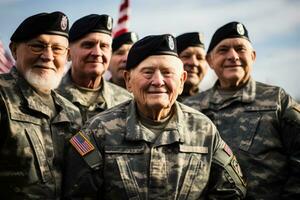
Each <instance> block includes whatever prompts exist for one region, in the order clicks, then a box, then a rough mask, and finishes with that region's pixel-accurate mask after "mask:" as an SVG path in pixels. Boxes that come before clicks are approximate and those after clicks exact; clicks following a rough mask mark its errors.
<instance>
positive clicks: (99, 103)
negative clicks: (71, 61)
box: [57, 70, 132, 123]
mask: <svg viewBox="0 0 300 200" xmlns="http://www.w3.org/2000/svg"><path fill="white" fill-rule="evenodd" d="M102 83H103V84H102V86H101V89H100V92H99V96H98V97H97V99H95V102H94V103H93V104H90V105H88V102H87V101H86V98H85V94H83V93H82V92H81V91H80V90H79V89H78V87H76V85H75V84H74V83H73V82H72V78H71V71H70V70H69V72H68V73H67V74H66V75H65V76H64V78H63V80H62V82H61V84H60V86H59V88H58V89H57V91H58V93H59V94H61V95H62V96H64V97H65V98H67V99H68V100H70V101H71V102H72V103H73V104H75V105H76V106H77V107H78V108H79V109H80V112H81V116H82V121H83V123H84V122H85V121H87V120H88V119H90V118H91V117H93V116H94V115H96V114H98V113H99V112H102V111H104V110H106V109H108V108H111V107H113V106H115V105H117V104H120V103H122V102H124V101H127V100H129V99H131V98H132V95H131V94H130V93H129V92H128V91H127V90H125V89H123V88H121V87H119V86H117V85H115V84H113V83H110V82H107V81H105V80H104V79H102Z"/></svg>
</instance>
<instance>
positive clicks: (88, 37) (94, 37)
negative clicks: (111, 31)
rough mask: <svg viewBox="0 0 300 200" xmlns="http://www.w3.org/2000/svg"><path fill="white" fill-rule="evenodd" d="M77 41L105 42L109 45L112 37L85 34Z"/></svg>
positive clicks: (103, 34)
mask: <svg viewBox="0 0 300 200" xmlns="http://www.w3.org/2000/svg"><path fill="white" fill-rule="evenodd" d="M78 41H79V42H82V41H106V42H110V43H111V42H112V37H111V36H110V35H108V34H105V33H98V32H93V33H88V34H86V35H85V36H84V37H83V38H81V39H79V40H78Z"/></svg>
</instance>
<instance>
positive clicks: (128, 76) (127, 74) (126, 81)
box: [123, 70, 132, 92]
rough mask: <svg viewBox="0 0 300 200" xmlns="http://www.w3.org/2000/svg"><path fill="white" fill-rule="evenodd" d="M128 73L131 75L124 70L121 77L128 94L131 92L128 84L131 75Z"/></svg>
mask: <svg viewBox="0 0 300 200" xmlns="http://www.w3.org/2000/svg"><path fill="white" fill-rule="evenodd" d="M130 73H131V71H128V70H124V72H123V77H124V80H125V84H126V88H127V90H128V91H129V92H132V91H131V83H130V79H131V77H130V75H131V74H130Z"/></svg>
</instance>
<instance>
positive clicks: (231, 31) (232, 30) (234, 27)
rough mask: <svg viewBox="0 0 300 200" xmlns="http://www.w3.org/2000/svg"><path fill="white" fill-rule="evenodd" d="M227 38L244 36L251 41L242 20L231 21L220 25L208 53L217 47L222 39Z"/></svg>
mask: <svg viewBox="0 0 300 200" xmlns="http://www.w3.org/2000/svg"><path fill="white" fill-rule="evenodd" d="M227 38H244V39H247V40H248V41H249V42H250V38H249V36H248V31H247V29H246V27H245V25H243V24H242V23H240V22H230V23H228V24H225V25H224V26H222V27H220V28H219V29H218V30H217V31H216V32H215V33H214V35H213V37H212V39H211V41H210V44H209V47H208V50H207V53H209V52H210V51H211V50H213V49H214V48H215V46H217V45H218V44H219V43H220V42H221V41H222V40H224V39H227Z"/></svg>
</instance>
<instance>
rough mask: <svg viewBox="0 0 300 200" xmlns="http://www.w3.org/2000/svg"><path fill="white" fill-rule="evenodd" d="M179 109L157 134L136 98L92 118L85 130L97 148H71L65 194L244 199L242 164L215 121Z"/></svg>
mask: <svg viewBox="0 0 300 200" xmlns="http://www.w3.org/2000/svg"><path fill="white" fill-rule="evenodd" d="M174 109H175V112H174V114H173V116H172V117H171V119H170V121H169V122H168V124H167V125H166V127H165V128H164V130H162V133H161V134H160V135H158V136H157V135H155V134H154V133H153V132H151V131H150V130H149V129H147V128H146V127H145V126H143V125H142V124H141V122H140V121H139V119H138V117H137V111H136V103H135V101H134V100H132V101H129V102H125V103H123V104H121V105H119V106H116V107H114V108H112V109H109V110H107V111H105V112H102V113H100V114H99V115H97V116H96V117H94V118H92V119H91V120H89V121H88V122H87V123H86V124H85V126H84V128H83V129H82V131H81V132H80V133H84V134H85V135H86V137H88V138H89V140H90V141H91V142H92V143H93V144H94V146H95V147H97V149H98V150H96V149H95V150H93V151H91V152H90V153H88V154H86V155H84V156H80V153H79V152H77V151H76V149H75V148H71V149H70V152H69V154H68V157H67V170H66V180H65V182H64V183H65V185H64V186H65V187H64V188H65V189H66V190H65V196H66V197H68V198H70V199H72V198H83V196H85V197H86V196H89V197H91V195H94V196H93V197H92V198H95V199H97V197H96V195H97V194H98V195H100V197H101V199H124V200H125V199H137V200H138V199H158V200H159V199H164V200H166V199H168V200H171V199H189V200H193V199H202V198H204V199H230V200H232V199H241V198H242V197H243V196H244V195H245V187H244V185H243V184H244V182H243V179H242V174H241V173H240V168H239V165H238V163H237V161H236V159H235V158H234V156H233V154H232V153H231V151H230V149H229V147H228V146H227V145H226V144H225V143H224V141H223V140H222V139H221V138H220V136H219V133H218V131H217V129H216V128H215V126H214V125H213V124H212V122H211V121H210V120H209V119H208V118H207V117H205V116H204V115H203V114H201V113H199V112H198V111H196V110H194V109H191V108H189V107H187V106H185V105H183V104H180V103H175V104H174ZM80 133H78V134H80ZM227 149H229V151H228V150H227ZM98 198H99V197H98Z"/></svg>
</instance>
